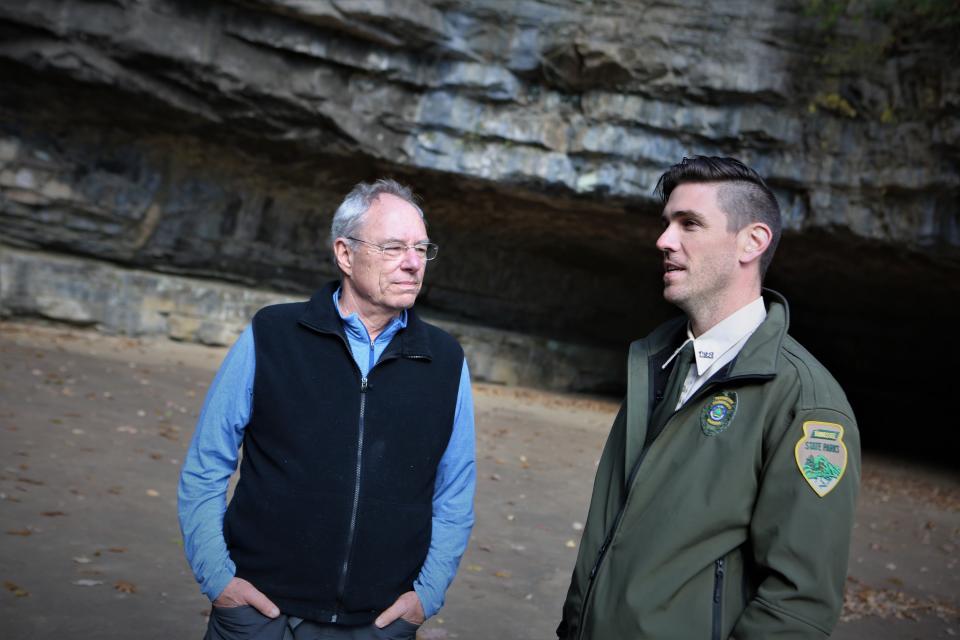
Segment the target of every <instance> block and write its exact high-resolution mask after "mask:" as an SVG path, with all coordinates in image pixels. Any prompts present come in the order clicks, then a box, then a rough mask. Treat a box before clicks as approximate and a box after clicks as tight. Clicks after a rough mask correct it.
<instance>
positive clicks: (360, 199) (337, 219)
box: [330, 178, 427, 249]
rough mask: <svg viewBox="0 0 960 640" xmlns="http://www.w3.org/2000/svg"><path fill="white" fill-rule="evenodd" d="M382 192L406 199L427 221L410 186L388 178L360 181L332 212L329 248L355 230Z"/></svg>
mask: <svg viewBox="0 0 960 640" xmlns="http://www.w3.org/2000/svg"><path fill="white" fill-rule="evenodd" d="M383 194H389V195H392V196H396V197H398V198H400V199H401V200H406V201H407V202H408V203H409V204H410V205H411V206H412V207H413V208H414V209H416V210H417V213H419V214H420V219H421V220H423V223H424V224H426V223H427V221H426V218H424V216H423V209H421V208H420V205H418V204H417V203H416V201H415V198H416V196H414V195H413V190H412V189H411V188H410V187H408V186H406V185H403V184H400V183H399V182H397V181H396V180H391V179H389V178H380V179H379V180H377V181H376V182H374V183H368V182H360V183H358V184H357V185H356V186H355V187H354V188H353V189H351V190H350V193H348V194H347V196H346V197H345V198H344V199H343V202H341V203H340V206H339V207H337V212H336V213H334V214H333V222H332V223H330V248H331V249H333V244H334V243H335V242H336V241H337V238H347V237H349V236H352V235H354V234H355V233H356V232H357V229H359V228H360V225H361V224H363V216H364V214H366V213H367V211H369V210H370V205H372V204H373V203H374V202H376V200H377V198H379V197H380V196H381V195H383ZM352 244H353V243H352V242H351V245H352Z"/></svg>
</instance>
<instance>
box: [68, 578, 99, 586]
mask: <svg viewBox="0 0 960 640" xmlns="http://www.w3.org/2000/svg"><path fill="white" fill-rule="evenodd" d="M73 584H75V585H77V586H78V587H95V586H97V585H98V584H103V580H90V579H88V578H83V579H82V580H74V581H73Z"/></svg>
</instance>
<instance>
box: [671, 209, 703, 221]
mask: <svg viewBox="0 0 960 640" xmlns="http://www.w3.org/2000/svg"><path fill="white" fill-rule="evenodd" d="M660 218H661V219H662V220H663V221H664V222H669V221H670V220H676V219H677V218H689V219H690V220H693V221H694V222H700V223H702V222H703V221H704V220H705V218H704V217H703V215H702V214H699V213H697V212H696V211H694V210H692V209H680V210H678V211H671V212H670V213H666V212H664V213H662V214H661V215H660Z"/></svg>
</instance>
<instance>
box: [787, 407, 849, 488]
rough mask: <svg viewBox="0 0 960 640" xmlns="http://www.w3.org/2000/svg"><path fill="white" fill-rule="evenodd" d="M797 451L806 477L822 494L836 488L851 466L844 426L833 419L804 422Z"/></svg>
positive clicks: (801, 471)
mask: <svg viewBox="0 0 960 640" xmlns="http://www.w3.org/2000/svg"><path fill="white" fill-rule="evenodd" d="M793 453H794V457H795V458H796V459H797V467H798V468H799V469H800V473H801V474H803V479H804V480H806V481H807V484H809V485H810V487H811V488H812V489H813V490H814V491H816V492H817V495H818V496H820V497H821V498H822V497H823V496H825V495H827V494H828V493H830V492H831V491H833V488H834V487H836V486H837V484H838V483H839V482H840V478H842V477H843V472H844V471H846V470H847V445H845V444H844V443H843V427H842V426H840V425H839V424H836V423H833V422H816V421H814V420H808V421H807V422H804V423H803V437H802V438H800V440H798V441H797V446H796V447H794V450H793Z"/></svg>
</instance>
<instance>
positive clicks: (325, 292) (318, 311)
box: [299, 280, 433, 360]
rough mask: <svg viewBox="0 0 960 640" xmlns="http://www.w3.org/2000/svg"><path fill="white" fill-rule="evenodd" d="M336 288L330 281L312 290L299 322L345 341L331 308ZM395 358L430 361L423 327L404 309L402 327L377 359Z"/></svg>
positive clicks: (421, 322)
mask: <svg viewBox="0 0 960 640" xmlns="http://www.w3.org/2000/svg"><path fill="white" fill-rule="evenodd" d="M339 286H340V283H339V282H337V281H336V280H334V281H332V282H328V283H327V284H326V285H324V286H323V287H322V288H321V289H319V290H318V291H316V292H315V293H314V294H313V296H312V297H311V298H310V300H309V301H307V302H306V304H305V309H304V312H303V314H302V315H301V316H300V320H299V322H300V324H301V325H303V326H305V327H307V328H309V329H312V330H314V331H317V332H319V333H327V334H332V335H338V336H340V337H341V338H342V339H343V340H344V342H346V341H347V335H346V333H345V332H344V330H343V320H341V318H340V314H339V313H338V312H337V309H336V307H334V305H333V293H334V291H336V290H337V287H339ZM397 356H400V357H403V358H419V359H426V360H431V359H432V358H433V354H432V353H431V352H430V341H429V339H428V336H427V327H426V324H424V322H423V321H422V320H420V318H419V317H418V316H417V314H416V312H414V310H413V309H407V326H406V328H404V329H401V330H400V331H398V332H397V335H395V336H394V337H393V340H391V341H390V344H389V345H388V346H387V348H386V350H384V352H383V355H382V356H381V358H380V359H381V360H382V359H384V358H388V357H397Z"/></svg>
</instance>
